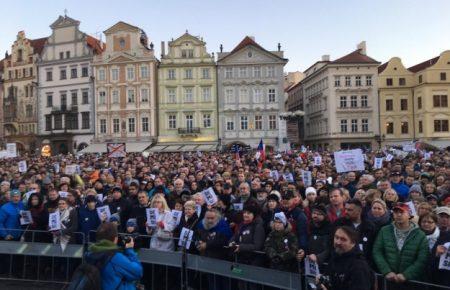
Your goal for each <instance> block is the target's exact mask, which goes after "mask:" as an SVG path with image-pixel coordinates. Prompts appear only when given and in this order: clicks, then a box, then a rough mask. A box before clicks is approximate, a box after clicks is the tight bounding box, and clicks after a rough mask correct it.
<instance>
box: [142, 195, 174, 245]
mask: <svg viewBox="0 0 450 290" xmlns="http://www.w3.org/2000/svg"><path fill="white" fill-rule="evenodd" d="M150 207H151V208H155V209H157V210H158V216H157V219H156V227H148V228H147V229H148V230H147V232H148V234H150V235H151V236H152V238H151V241H150V248H151V249H155V250H159V251H173V250H174V247H175V245H174V241H173V230H174V229H175V223H174V222H173V219H172V213H171V211H170V208H169V206H168V205H167V202H166V199H165V198H164V196H163V195H161V194H157V195H155V196H154V197H153V198H152V201H151V203H150Z"/></svg>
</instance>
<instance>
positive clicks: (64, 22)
mask: <svg viewBox="0 0 450 290" xmlns="http://www.w3.org/2000/svg"><path fill="white" fill-rule="evenodd" d="M78 25H80V21H78V20H75V19H73V18H70V17H68V16H61V15H60V16H59V17H58V19H57V20H56V21H55V22H53V23H52V24H51V25H50V28H51V29H56V28H61V27H68V26H78Z"/></svg>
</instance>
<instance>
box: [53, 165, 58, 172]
mask: <svg viewBox="0 0 450 290" xmlns="http://www.w3.org/2000/svg"><path fill="white" fill-rule="evenodd" d="M53 169H54V170H55V173H59V163H55V164H53Z"/></svg>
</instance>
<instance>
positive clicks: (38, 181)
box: [0, 150, 450, 289]
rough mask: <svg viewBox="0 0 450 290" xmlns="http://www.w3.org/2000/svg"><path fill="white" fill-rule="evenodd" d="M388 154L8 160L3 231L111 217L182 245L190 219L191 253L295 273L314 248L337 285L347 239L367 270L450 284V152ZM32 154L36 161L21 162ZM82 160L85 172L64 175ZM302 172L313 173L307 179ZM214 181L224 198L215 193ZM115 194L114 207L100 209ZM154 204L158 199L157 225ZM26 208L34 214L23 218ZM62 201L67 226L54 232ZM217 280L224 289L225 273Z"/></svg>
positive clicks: (2, 234) (169, 246) (86, 231)
mask: <svg viewBox="0 0 450 290" xmlns="http://www.w3.org/2000/svg"><path fill="white" fill-rule="evenodd" d="M386 153H387V152H384V153H383V152H380V151H377V152H375V151H372V152H366V153H365V155H366V158H365V170H364V171H358V172H345V173H337V172H336V166H335V162H334V158H333V153H331V152H326V151H325V152H313V151H309V150H303V151H288V152H283V153H270V152H266V154H265V155H264V158H262V156H261V155H260V154H255V153H254V152H248V153H246V154H241V156H237V155H236V154H234V153H226V152H210V153H206V152H203V153H201V152H195V153H170V154H169V153H160V154H151V155H150V156H145V157H144V156H143V155H141V154H128V155H127V157H124V158H109V157H108V156H107V155H106V154H103V155H102V154H91V155H81V156H75V155H70V154H69V155H64V156H62V155H59V156H53V157H27V156H24V157H21V158H14V159H2V160H0V184H1V187H0V206H1V208H0V239H3V240H14V241H18V242H19V241H38V242H48V243H60V244H70V243H86V244H87V243H88V242H92V243H94V242H95V231H96V230H97V228H98V227H99V225H101V224H102V223H105V222H113V223H115V224H116V225H117V227H118V229H119V232H120V233H125V234H129V235H133V237H135V239H134V241H135V243H134V244H135V247H137V248H150V249H155V250H160V251H179V250H182V248H183V245H182V246H179V243H178V239H180V238H181V239H183V238H184V237H182V236H180V235H181V233H182V232H183V228H185V229H189V230H192V231H193V238H192V242H191V243H190V244H189V246H188V245H187V244H186V243H185V244H184V247H185V248H187V249H186V251H187V252H188V253H191V254H198V255H204V256H206V257H211V258H215V259H224V260H232V259H234V260H236V261H237V262H239V263H245V264H251V265H255V266H264V267H270V268H273V269H277V270H282V271H292V272H297V271H302V268H303V265H304V263H303V260H304V259H306V258H307V259H309V260H310V261H312V262H317V263H318V265H319V268H320V269H321V272H323V273H327V271H326V270H324V271H322V269H326V267H327V265H328V266H329V268H332V269H333V271H332V272H331V273H330V279H331V284H332V285H338V284H339V283H340V282H342V281H339V279H341V280H342V277H345V276H346V275H351V272H352V271H353V270H352V267H350V266H349V265H347V264H345V263H344V264H343V265H344V266H339V265H340V264H339V259H338V260H336V257H337V256H336V255H338V256H339V257H341V256H343V255H342V249H343V247H344V246H342V244H341V242H342V241H345V239H346V238H347V239H350V242H351V243H350V245H354V246H351V247H350V248H349V249H348V251H345V252H346V254H345V255H349V256H351V257H353V258H352V259H356V260H358V261H359V260H360V259H362V260H364V261H365V262H364V263H367V265H368V266H369V268H368V269H369V270H368V271H366V272H365V273H369V274H367V275H371V274H370V273H374V272H377V273H380V274H382V275H383V276H384V277H385V278H386V279H387V280H388V283H390V284H392V287H394V288H395V287H397V288H398V289H400V288H401V287H404V286H405V285H408V283H409V282H408V281H411V280H418V281H427V282H430V283H434V284H439V285H450V279H449V277H450V275H449V274H450V272H449V270H445V269H440V268H439V261H440V258H441V256H442V255H444V254H446V253H447V251H449V250H448V249H447V248H446V243H447V246H448V243H449V242H450V152H448V151H444V150H441V151H438V150H436V151H433V152H432V154H429V153H428V154H425V153H424V152H422V151H416V152H410V153H407V154H404V152H402V154H398V155H397V156H395V154H393V155H394V156H393V158H392V159H391V160H389V161H387V160H386V159H384V161H383V163H382V167H381V168H378V169H375V159H376V158H378V157H381V156H384V155H386ZM318 155H320V156H321V162H320V164H317V161H315V157H316V156H318ZM22 160H25V161H26V162H27V165H28V167H27V170H26V172H22V173H19V168H18V162H19V161H22ZM72 165H76V172H75V173H71V174H66V172H67V171H66V168H68V167H71V166H72ZM22 171H23V170H22ZM304 171H310V172H311V177H312V178H311V180H303V179H302V176H304V174H302V172H304ZM208 188H212V190H213V191H214V193H215V195H216V196H217V201H216V202H215V203H214V204H209V203H208V202H207V201H208V200H206V199H205V194H204V193H203V192H204V191H205V190H207V189H208ZM105 205H106V206H108V207H109V211H110V216H106V215H99V214H98V212H97V208H99V207H102V206H105ZM147 208H155V209H157V212H158V215H157V217H156V218H157V220H156V223H155V224H154V225H150V224H149V223H148V221H147ZM23 211H29V212H30V214H31V218H32V220H31V222H30V223H29V224H26V225H23V224H21V213H22V212H23ZM176 211H178V212H181V213H182V215H181V218H177V215H175V214H174V212H176ZM55 212H57V213H59V216H60V219H59V221H60V223H61V225H60V229H59V230H54V231H49V227H48V224H49V222H48V220H49V215H50V214H52V213H55ZM78 232H81V233H83V234H76V233H78ZM340 240H341V242H340ZM97 242H99V241H97ZM356 260H355V261H356ZM330 261H331V262H330ZM336 261H337V262H336ZM336 263H337V264H336ZM336 265H338V266H336ZM299 268H300V269H299ZM441 268H442V267H441ZM366 280H368V281H369V280H371V277H367V279H366ZM355 281H356V280H355ZM209 283H210V284H209V288H208V289H226V285H224V283H222V282H221V280H220V279H214V281H212V280H211V281H209ZM343 285H344V284H343ZM247 286H248V285H247ZM372 286H373V285H372ZM238 287H239V288H242V287H246V285H238ZM323 287H326V286H323ZM346 287H347V288H346ZM242 289H245V288H242ZM331 289H339V287H338V286H335V287H333V286H332V287H331ZM340 289H353V288H348V285H347V286H343V288H340ZM355 289H356V288H355ZM358 289H359V288H358Z"/></svg>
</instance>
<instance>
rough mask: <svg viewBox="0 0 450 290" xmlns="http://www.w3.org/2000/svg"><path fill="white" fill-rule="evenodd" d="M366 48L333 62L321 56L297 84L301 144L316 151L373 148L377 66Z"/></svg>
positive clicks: (375, 137) (376, 117)
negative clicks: (301, 108) (301, 113)
mask: <svg viewBox="0 0 450 290" xmlns="http://www.w3.org/2000/svg"><path fill="white" fill-rule="evenodd" d="M379 64H380V63H379V62H378V61H376V60H374V59H373V58H370V57H369V56H367V54H366V44H365V42H362V43H360V44H359V45H358V47H357V49H356V50H355V51H353V52H351V53H350V54H348V55H345V56H343V57H341V58H339V59H336V60H334V61H330V60H329V56H327V55H326V56H323V57H322V60H321V61H318V62H316V63H315V64H313V65H312V66H311V67H309V68H308V69H307V70H306V71H305V74H306V76H305V78H304V79H303V80H302V81H301V87H302V90H303V103H304V107H305V118H304V119H305V120H304V126H305V128H304V129H305V142H306V144H307V145H310V147H312V148H315V149H318V148H321V149H328V150H338V149H340V148H342V149H347V148H377V146H376V144H377V141H376V139H377V138H379V137H377V136H379V132H380V128H379V123H378V86H377V84H378V80H377V76H378V69H377V68H378V65H379Z"/></svg>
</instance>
